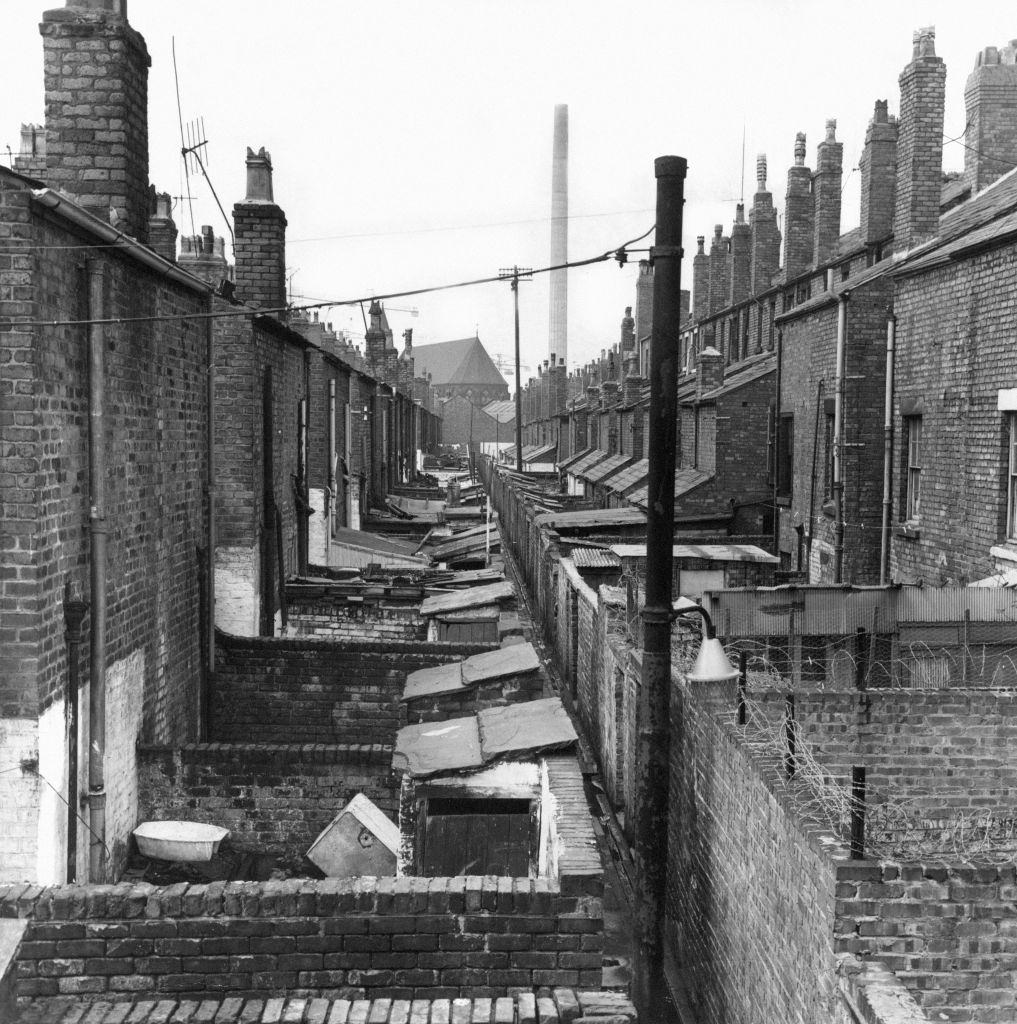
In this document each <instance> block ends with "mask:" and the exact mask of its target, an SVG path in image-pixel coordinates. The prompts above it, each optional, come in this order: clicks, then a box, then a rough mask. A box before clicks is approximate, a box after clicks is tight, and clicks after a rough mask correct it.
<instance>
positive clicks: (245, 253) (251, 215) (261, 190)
mask: <svg viewBox="0 0 1017 1024" xmlns="http://www.w3.org/2000/svg"><path fill="white" fill-rule="evenodd" d="M233 224H234V231H235V233H236V268H237V269H236V276H237V298H238V299H240V300H241V301H242V302H246V303H248V304H250V305H252V306H259V307H261V308H263V309H281V308H282V307H284V306H285V305H286V215H285V214H284V213H283V211H282V210H281V209H280V208H279V207H278V206H276V204H275V199H274V198H273V194H272V157H271V154H270V153H268V152H267V151H266V150H265V148H264V147H262V148H261V149H259V150H258V152H257V153H255V152H254V150H252V149H250V148H248V150H247V197H246V198H245V199H244V201H243V202H242V203H237V204H236V205H235V206H234V207H233Z"/></svg>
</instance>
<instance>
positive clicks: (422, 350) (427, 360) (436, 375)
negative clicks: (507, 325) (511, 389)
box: [413, 337, 508, 388]
mask: <svg viewBox="0 0 1017 1024" xmlns="http://www.w3.org/2000/svg"><path fill="white" fill-rule="evenodd" d="M413 358H414V360H415V362H414V372H415V373H416V374H418V375H419V376H424V377H426V376H427V375H428V374H430V375H431V384H433V385H435V386H441V385H444V384H488V385H491V384H493V385H496V386H498V387H502V388H508V384H506V383H505V378H504V377H503V376H502V375H501V371H499V369H498V367H497V366H495V365H494V361H493V360H492V359H491V357H490V356H489V355H488V354H487V349H485V348H484V346H483V344H482V343H481V341H480V339H479V338H476V337H473V338H460V339H459V340H457V341H439V342H437V343H436V344H434V345H414V346H413Z"/></svg>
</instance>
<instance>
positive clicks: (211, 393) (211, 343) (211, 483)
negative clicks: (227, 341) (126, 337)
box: [198, 296, 217, 741]
mask: <svg viewBox="0 0 1017 1024" xmlns="http://www.w3.org/2000/svg"><path fill="white" fill-rule="evenodd" d="M213 309H214V303H213V300H212V297H211V296H209V299H208V312H209V313H211V312H212V310H213ZM214 323H215V322H214V321H213V320H212V318H211V317H210V316H209V317H207V318H206V320H205V361H206V364H207V370H206V373H205V384H206V388H205V399H206V402H207V404H208V413H207V415H208V430H207V431H206V433H205V444H206V452H205V460H206V464H207V467H208V469H207V473H208V477H207V480H208V482H207V486H206V491H207V495H206V500H207V501H208V505H207V506H206V508H207V511H208V539H207V541H206V550H205V577H206V583H205V586H206V589H207V598H208V599H207V601H206V604H205V615H206V620H205V643H206V644H207V645H208V648H207V652H206V656H205V688H204V693H202V702H201V720H200V722H199V723H198V735H199V737H200V738H201V740H202V741H204V740H206V739H208V718H209V709H210V707H211V701H212V688H213V687H214V686H215V539H216V529H217V528H216V519H215V513H216V508H215V499H216V494H215V472H216V467H215V327H214Z"/></svg>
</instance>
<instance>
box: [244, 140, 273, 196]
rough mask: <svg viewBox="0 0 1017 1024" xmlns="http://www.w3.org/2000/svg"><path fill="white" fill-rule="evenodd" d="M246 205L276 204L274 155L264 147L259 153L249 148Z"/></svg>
mask: <svg viewBox="0 0 1017 1024" xmlns="http://www.w3.org/2000/svg"><path fill="white" fill-rule="evenodd" d="M244 202H246V203H274V202H275V199H274V198H273V197H272V155H271V154H270V153H269V152H268V150H266V149H265V147H264V146H262V147H261V149H259V150H258V152H257V153H255V152H254V150H253V149H251V147H250V146H248V147H247V197H246V199H245V200H244Z"/></svg>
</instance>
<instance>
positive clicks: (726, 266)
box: [693, 224, 731, 315]
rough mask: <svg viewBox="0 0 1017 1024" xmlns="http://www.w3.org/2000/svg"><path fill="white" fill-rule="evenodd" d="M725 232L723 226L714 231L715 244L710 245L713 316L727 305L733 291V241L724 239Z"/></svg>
mask: <svg viewBox="0 0 1017 1024" xmlns="http://www.w3.org/2000/svg"><path fill="white" fill-rule="evenodd" d="M723 230H724V226H723V225H722V224H718V225H717V226H716V227H715V228H714V229H713V242H712V243H711V245H710V313H711V315H712V314H713V313H716V312H718V311H719V310H722V309H723V308H724V307H725V306H726V305H727V298H728V295H729V294H730V291H731V240H730V239H729V238H725V237H724V235H723V234H722V232H723ZM693 273H694V271H693Z"/></svg>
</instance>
